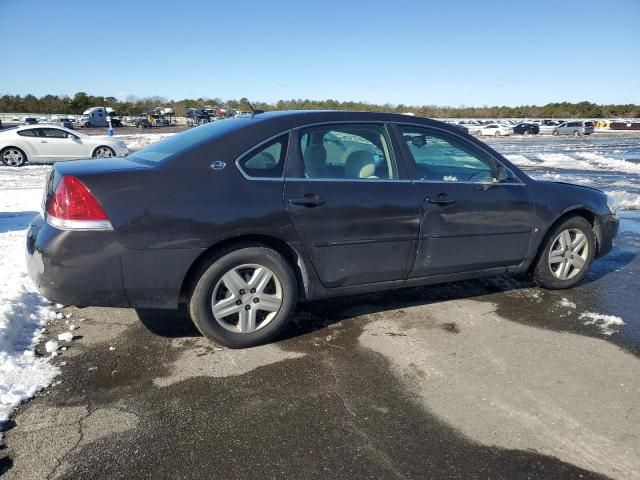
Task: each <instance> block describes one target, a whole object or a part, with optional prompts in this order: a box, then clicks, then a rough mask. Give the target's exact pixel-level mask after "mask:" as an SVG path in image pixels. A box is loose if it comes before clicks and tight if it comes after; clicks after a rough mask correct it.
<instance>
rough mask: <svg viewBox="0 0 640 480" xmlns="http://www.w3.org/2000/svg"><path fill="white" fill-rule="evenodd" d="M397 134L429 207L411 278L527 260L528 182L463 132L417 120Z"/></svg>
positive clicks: (529, 228) (530, 230)
mask: <svg viewBox="0 0 640 480" xmlns="http://www.w3.org/2000/svg"><path fill="white" fill-rule="evenodd" d="M398 134H399V138H400V143H401V145H402V149H403V152H404V155H405V158H407V160H408V161H407V164H408V165H409V166H412V167H413V168H414V172H413V175H414V178H415V186H416V189H417V193H418V195H419V197H420V201H421V205H422V207H421V222H420V242H419V247H418V252H417V255H416V259H415V263H414V265H413V268H412V270H411V273H410V275H409V277H425V276H431V275H442V274H452V273H461V272H468V271H475V270H484V269H490V268H497V267H507V266H514V265H518V264H520V263H521V262H522V260H523V259H524V258H525V256H526V254H527V252H528V250H529V244H530V241H531V237H532V234H533V224H534V218H533V214H534V211H533V203H532V199H531V195H530V192H529V189H528V187H527V185H526V184H525V183H524V182H522V181H521V180H519V179H518V178H517V177H516V176H515V175H514V174H513V172H510V171H509V170H508V169H506V168H505V167H504V166H501V165H500V163H499V162H498V160H497V159H495V158H493V157H492V156H491V155H490V154H489V153H488V152H487V151H485V150H483V149H481V148H479V147H478V146H477V145H475V144H474V143H472V142H471V141H469V140H468V139H466V138H464V137H462V136H460V135H457V134H454V133H452V132H448V131H445V130H441V129H438V128H425V127H419V126H411V125H400V126H398ZM498 169H499V170H500V171H501V172H502V173H501V174H500V173H498ZM498 175H501V176H502V177H503V181H501V182H496V180H495V178H496V177H497V176H498Z"/></svg>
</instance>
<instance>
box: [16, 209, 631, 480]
mask: <svg viewBox="0 0 640 480" xmlns="http://www.w3.org/2000/svg"><path fill="white" fill-rule="evenodd" d="M623 224H625V225H627V227H628V228H626V229H625V232H624V233H623V236H622V241H621V242H620V244H619V246H618V247H617V249H616V251H615V253H614V255H612V256H611V257H609V258H608V259H606V260H601V261H599V262H598V263H597V264H596V268H595V269H594V271H593V272H592V274H591V275H590V277H589V279H588V281H587V282H585V283H584V284H583V285H581V286H580V287H579V288H577V289H574V290H572V291H567V292H547V291H542V290H540V289H537V288H531V287H530V286H529V285H527V284H523V283H519V282H516V281H513V280H510V279H506V278H505V279H496V280H489V281H472V282H464V283H458V284H452V285H447V286H442V287H423V288H416V289H408V290H400V291H393V292H387V293H382V294H375V295H364V296H355V297H345V298H342V299H337V300H332V301H330V302H318V303H312V304H308V305H305V306H302V307H300V308H299V309H298V311H297V312H296V315H295V319H294V323H293V325H292V326H291V328H289V329H288V331H287V332H286V334H285V336H284V337H283V338H281V339H279V341H277V342H275V343H273V344H271V345H267V346H263V347H257V348H253V349H250V350H226V349H222V348H220V347H218V346H216V345H215V344H212V343H209V342H208V341H206V340H204V339H203V338H202V337H200V336H199V334H198V333H197V332H196V330H195V329H194V327H193V326H192V325H191V323H190V321H189V320H188V319H187V317H186V316H185V314H184V313H179V314H174V313H167V312H154V311H138V312H136V311H134V310H118V309H99V308H88V309H83V310H79V309H74V308H65V309H64V310H63V312H67V313H72V317H71V319H72V321H74V322H75V323H77V324H78V325H79V326H80V328H79V329H78V330H77V331H76V335H77V338H76V340H74V341H73V342H72V343H71V345H70V348H69V350H68V351H67V352H66V353H63V354H62V355H61V356H60V357H59V360H58V361H57V362H56V363H58V364H59V365H61V368H62V371H63V374H62V375H61V377H60V379H59V383H58V382H57V384H56V385H55V386H53V387H51V388H50V389H48V390H47V391H46V392H44V393H43V394H42V395H40V396H38V397H37V398H36V399H35V400H34V401H32V402H31V403H29V404H28V405H26V406H25V407H23V408H21V409H20V411H19V413H18V416H17V417H16V426H15V428H13V429H11V430H10V431H9V432H7V434H6V435H7V440H6V441H7V444H8V446H9V447H8V449H6V450H4V452H3V455H4V457H5V458H4V460H3V462H4V466H5V468H6V467H7V466H10V467H11V469H10V470H9V471H8V473H7V478H16V479H17V478H20V479H27V478H44V477H48V478H95V477H103V478H119V477H129V478H157V477H162V476H164V475H166V472H167V471H169V469H174V470H173V471H175V469H176V468H178V469H179V470H180V471H181V472H182V475H181V478H203V477H208V476H210V477H216V478H282V477H285V476H286V477H288V478H352V477H353V476H355V475H356V473H357V476H358V477H360V478H395V477H397V478H551V477H553V478H598V477H599V475H603V476H610V477H613V478H629V479H631V478H637V476H638V474H639V472H640V463H639V460H638V459H639V457H638V455H637V453H638V451H639V450H638V448H639V444H638V436H637V429H636V426H637V424H638V421H639V420H640V418H639V415H640V412H639V410H638V398H640V396H639V394H640V380H639V379H640V368H639V364H638V352H639V350H638V346H639V343H638V327H639V325H638V319H637V317H635V320H632V319H633V318H634V317H633V316H632V315H633V314H634V313H635V312H634V309H635V306H634V304H635V302H634V300H633V296H634V293H633V292H634V291H637V287H638V285H637V274H636V275H634V274H633V272H637V268H638V266H639V265H638V264H639V262H638V260H637V253H638V249H639V242H638V240H639V239H640V236H639V232H640V228H639V227H640V219H638V218H637V217H636V216H633V217H630V218H625V219H624V221H623ZM614 292H615V293H614ZM571 304H575V308H574V307H572V306H571ZM603 308H607V309H609V311H614V312H615V313H619V314H622V315H624V318H625V319H627V320H632V322H629V323H628V325H627V326H626V330H625V332H626V333H624V334H616V335H611V336H608V335H603V331H602V329H601V328H599V327H597V326H592V325H585V324H584V322H583V320H582V319H581V318H580V317H581V315H582V314H584V313H585V312H589V311H592V310H596V311H601V310H602V309H603ZM583 318H584V317H583ZM67 326H68V325H66V324H65V320H59V321H56V322H54V323H53V324H52V325H51V327H50V328H49V332H48V333H50V334H55V333H58V332H59V331H63V330H65V329H66V327H67ZM596 379H597V381H594V380H596ZM462 458H464V461H462V460H461V459H462ZM36 459H38V460H37V461H36ZM239 459H241V461H239Z"/></svg>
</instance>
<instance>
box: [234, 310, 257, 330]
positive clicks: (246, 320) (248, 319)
mask: <svg viewBox="0 0 640 480" xmlns="http://www.w3.org/2000/svg"><path fill="white" fill-rule="evenodd" d="M255 329H256V311H255V309H251V310H245V309H244V308H243V309H242V310H240V315H239V318H238V330H240V331H241V332H242V333H249V332H252V331H254V330H255Z"/></svg>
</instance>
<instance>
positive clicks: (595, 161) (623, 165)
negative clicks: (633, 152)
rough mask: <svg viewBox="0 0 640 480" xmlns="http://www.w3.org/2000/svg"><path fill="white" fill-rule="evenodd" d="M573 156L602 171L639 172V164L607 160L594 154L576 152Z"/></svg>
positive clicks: (613, 159)
mask: <svg viewBox="0 0 640 480" xmlns="http://www.w3.org/2000/svg"><path fill="white" fill-rule="evenodd" d="M575 156H576V157H578V158H581V159H583V160H586V161H587V162H588V163H589V164H590V165H595V166H596V167H599V168H601V169H603V170H615V171H616V172H628V173H637V172H640V164H638V163H633V162H628V161H627V160H619V159H615V158H608V157H605V156H604V155H601V154H599V153H594V152H576V153H575Z"/></svg>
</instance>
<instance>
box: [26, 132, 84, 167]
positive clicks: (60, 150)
mask: <svg viewBox="0 0 640 480" xmlns="http://www.w3.org/2000/svg"><path fill="white" fill-rule="evenodd" d="M36 141H37V142H38V149H39V150H40V154H41V159H43V160H44V159H48V160H51V161H56V160H67V159H72V158H83V157H87V156H90V154H87V146H86V145H83V144H82V140H81V139H80V138H78V137H77V136H75V135H74V134H72V133H68V132H66V131H65V130H62V129H60V128H39V129H38V139H37V140H36Z"/></svg>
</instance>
